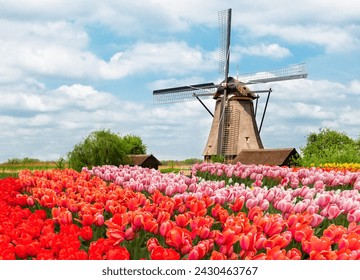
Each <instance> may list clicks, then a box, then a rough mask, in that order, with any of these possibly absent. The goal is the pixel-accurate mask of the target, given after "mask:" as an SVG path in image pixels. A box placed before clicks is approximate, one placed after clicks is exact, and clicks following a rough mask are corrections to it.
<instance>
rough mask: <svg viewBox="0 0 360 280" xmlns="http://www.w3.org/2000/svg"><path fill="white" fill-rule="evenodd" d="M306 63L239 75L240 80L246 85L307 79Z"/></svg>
mask: <svg viewBox="0 0 360 280" xmlns="http://www.w3.org/2000/svg"><path fill="white" fill-rule="evenodd" d="M307 75H308V74H307V70H306V65H305V63H301V64H295V65H290V66H287V67H284V68H280V69H277V70H271V71H265V72H258V73H252V74H242V75H239V77H238V80H239V81H241V82H243V83H244V84H259V83H269V82H277V81H285V80H294V79H304V78H306V77H307Z"/></svg>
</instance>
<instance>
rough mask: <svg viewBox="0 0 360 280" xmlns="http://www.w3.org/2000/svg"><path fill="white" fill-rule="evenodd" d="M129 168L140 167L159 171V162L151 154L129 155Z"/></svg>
mask: <svg viewBox="0 0 360 280" xmlns="http://www.w3.org/2000/svg"><path fill="white" fill-rule="evenodd" d="M129 159H130V164H129V165H131V166H134V165H138V166H141V167H147V168H154V169H159V165H161V162H160V161H159V160H158V159H157V158H156V157H154V156H153V155H152V154H150V155H129Z"/></svg>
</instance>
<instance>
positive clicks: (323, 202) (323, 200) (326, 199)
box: [317, 194, 331, 207]
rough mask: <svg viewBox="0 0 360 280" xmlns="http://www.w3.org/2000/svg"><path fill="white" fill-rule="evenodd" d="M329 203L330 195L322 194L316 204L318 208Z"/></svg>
mask: <svg viewBox="0 0 360 280" xmlns="http://www.w3.org/2000/svg"><path fill="white" fill-rule="evenodd" d="M330 202H331V195H330V194H323V195H320V196H319V197H318V200H317V204H318V205H319V206H320V207H325V206H326V205H328V204H329V203H330Z"/></svg>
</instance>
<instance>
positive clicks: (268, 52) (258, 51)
mask: <svg viewBox="0 0 360 280" xmlns="http://www.w3.org/2000/svg"><path fill="white" fill-rule="evenodd" d="M234 51H235V52H236V51H238V52H240V53H242V54H246V55H250V56H252V55H254V56H264V57H270V58H284V57H287V56H289V55H291V52H290V51H289V50H288V49H287V48H284V47H281V46H279V45H278V44H269V45H265V44H264V43H261V44H260V45H257V46H250V47H237V48H234Z"/></svg>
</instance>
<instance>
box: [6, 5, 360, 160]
mask: <svg viewBox="0 0 360 280" xmlns="http://www.w3.org/2000/svg"><path fill="white" fill-rule="evenodd" d="M0 6H1V11H0V24H1V29H0V59H1V64H0V98H1V99H0V100H1V102H0V125H1V133H0V162H4V161H6V160H7V159H10V158H23V157H33V158H39V159H42V160H57V159H58V158H59V157H61V156H66V154H67V152H69V151H70V150H71V149H72V148H73V146H74V145H75V144H77V143H79V142H80V141H82V140H83V139H84V138H85V137H86V136H87V135H88V134H89V133H90V132H92V131H94V130H98V129H110V130H111V131H112V132H115V133H119V134H120V135H126V134H133V135H138V136H140V137H141V138H142V139H143V142H144V143H145V144H146V145H147V148H148V149H147V150H148V153H153V154H154V155H155V156H156V157H157V158H158V159H160V160H165V159H186V158H191V157H196V158H202V151H203V148H204V145H205V144H206V140H207V136H208V132H209V129H210V125H211V117H210V115H209V114H208V113H207V112H206V111H205V110H204V108H203V107H202V106H201V104H200V103H199V102H197V101H194V102H187V103H177V104H168V105H155V104H153V97H152V91H153V90H155V89H159V88H163V87H174V86H180V85H187V84H195V83H204V82H219V81H220V80H221V78H222V77H221V75H220V74H219V73H218V47H219V44H218V11H220V10H224V9H228V8H232V33H231V36H232V37H231V57H230V60H231V64H230V75H232V76H236V74H237V72H239V74H242V73H248V72H260V71H266V70H273V69H277V68H281V67H284V66H287V65H290V64H296V63H303V62H304V63H306V65H307V69H308V73H309V74H308V78H307V79H302V80H293V81H286V82H277V83H271V84H270V83H269V84H265V85H256V86H254V87H253V88H254V89H258V88H259V89H267V88H269V87H271V88H272V89H273V93H272V95H271V99H270V103H269V105H268V109H267V114H266V117H265V121H264V125H263V128H262V131H261V138H262V141H263V144H264V145H265V147H266V148H280V147H295V148H297V149H298V150H299V149H300V147H302V146H304V145H305V143H306V136H307V134H308V133H310V132H316V131H318V130H319V129H320V128H325V127H328V128H332V129H336V130H338V131H341V132H345V133H346V134H348V135H349V136H350V137H352V138H354V139H356V138H358V137H359V132H360V129H359V128H360V110H359V104H360V102H359V101H360V76H359V73H360V63H359V62H360V18H359V15H360V5H358V3H357V1H355V0H342V1H335V0H332V1H324V0H312V1H307V0H306V1H296V2H294V1H292V2H291V3H290V2H289V1H285V0H273V1H258V0H251V1H234V0H232V1H215V0H206V1H205V0H199V1H187V0H185V1H184V0H182V1H180V0H179V1H177V0H176V1H165V0H153V1H139V0H133V1H122V0H117V1H111V0H109V1H92V0H87V1H84V0H79V1H67V0H61V1H60V0H48V1H45V0H34V1H25V0H17V1H4V0H0ZM237 69H238V70H237ZM265 98H266V97H265V96H264V97H261V98H260V109H261V108H262V106H263V104H264V101H265ZM206 104H207V105H208V106H209V108H211V109H213V107H214V102H213V100H211V99H210V100H207V101H206Z"/></svg>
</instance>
